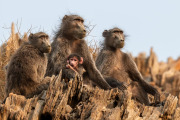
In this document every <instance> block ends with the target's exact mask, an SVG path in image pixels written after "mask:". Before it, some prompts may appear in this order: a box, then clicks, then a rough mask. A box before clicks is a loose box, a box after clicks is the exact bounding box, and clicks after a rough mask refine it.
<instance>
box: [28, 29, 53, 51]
mask: <svg viewBox="0 0 180 120" xmlns="http://www.w3.org/2000/svg"><path fill="white" fill-rule="evenodd" d="M29 42H30V43H31V44H32V45H33V46H35V47H37V48H38V49H39V50H40V51H41V52H42V53H49V52H50V51H51V45H50V41H49V36H48V35H47V34H45V33H43V32H38V33H36V34H32V33H31V34H30V35H29Z"/></svg>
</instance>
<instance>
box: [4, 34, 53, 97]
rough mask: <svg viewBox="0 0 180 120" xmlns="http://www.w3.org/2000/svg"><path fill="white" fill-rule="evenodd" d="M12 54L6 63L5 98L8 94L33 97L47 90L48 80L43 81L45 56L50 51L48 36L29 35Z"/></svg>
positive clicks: (45, 65) (45, 63)
mask: <svg viewBox="0 0 180 120" xmlns="http://www.w3.org/2000/svg"><path fill="white" fill-rule="evenodd" d="M28 40H29V41H28V42H25V43H24V44H23V45H21V47H20V48H19V49H18V50H17V51H16V52H15V53H14V55H13V56H12V57H11V60H10V62H9V63H8V68H7V75H6V87H5V88H6V96H8V95H9V93H10V92H12V93H15V94H18V95H24V96H25V97H26V98H30V97H33V96H34V95H36V94H39V93H41V92H42V91H43V90H45V89H47V88H48V83H49V81H50V79H48V78H47V79H46V78H45V79H44V75H45V72H46V68H47V61H48V59H47V56H46V55H45V53H49V52H50V51H51V46H50V42H49V36H48V35H47V34H46V33H44V32H38V33H35V34H32V33H31V34H30V35H29V38H28Z"/></svg>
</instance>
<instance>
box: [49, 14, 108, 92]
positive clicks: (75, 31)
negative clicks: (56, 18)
mask: <svg viewBox="0 0 180 120" xmlns="http://www.w3.org/2000/svg"><path fill="white" fill-rule="evenodd" d="M83 22H84V20H83V18H81V17H80V16H78V15H65V16H64V18H63V19H62V23H61V27H60V29H59V30H58V31H57V33H56V36H55V39H54V41H53V42H52V51H51V53H50V54H49V58H48V69H47V73H46V75H47V76H51V75H53V74H55V75H57V74H59V72H60V70H61V69H64V68H65V66H66V58H67V57H68V56H69V55H70V54H71V53H77V54H79V55H80V56H82V57H83V58H84V63H83V67H84V69H85V70H86V72H87V75H88V76H89V78H90V79H91V80H92V81H94V82H95V83H97V84H98V85H99V86H100V87H101V88H104V89H108V88H111V87H110V86H109V85H108V84H107V83H106V81H105V80H104V78H103V77H102V75H101V73H100V72H99V70H98V69H97V68H96V66H95V62H94V61H93V59H92V57H91V54H90V52H89V50H88V46H87V43H86V42H85V40H84V37H85V36H86V30H85V27H84V24H83ZM68 74H71V75H70V76H75V74H74V73H72V72H69V73H68Z"/></svg>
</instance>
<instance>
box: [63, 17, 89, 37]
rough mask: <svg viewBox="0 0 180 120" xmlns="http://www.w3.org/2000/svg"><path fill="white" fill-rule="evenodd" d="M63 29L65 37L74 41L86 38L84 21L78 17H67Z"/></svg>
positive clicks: (64, 19)
mask: <svg viewBox="0 0 180 120" xmlns="http://www.w3.org/2000/svg"><path fill="white" fill-rule="evenodd" d="M62 27H63V28H62V29H63V34H64V35H65V36H70V37H71V38H74V39H82V38H84V37H85V36H86V29H85V26H84V20H83V18H81V17H80V16H77V15H69V16H68V15H65V16H64V18H63V20H62Z"/></svg>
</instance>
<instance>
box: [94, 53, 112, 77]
mask: <svg viewBox="0 0 180 120" xmlns="http://www.w3.org/2000/svg"><path fill="white" fill-rule="evenodd" d="M111 56H112V54H110V53H108V52H106V51H101V52H100V53H99V55H98V56H97V58H96V66H97V69H98V70H99V71H100V72H101V73H102V74H103V71H104V70H103V68H105V69H106V70H107V68H108V65H109V64H107V63H109V59H111V58H112V57H111ZM106 70H105V71H106Z"/></svg>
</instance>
